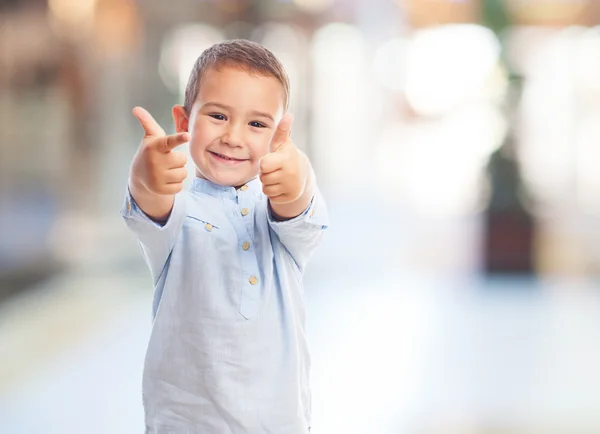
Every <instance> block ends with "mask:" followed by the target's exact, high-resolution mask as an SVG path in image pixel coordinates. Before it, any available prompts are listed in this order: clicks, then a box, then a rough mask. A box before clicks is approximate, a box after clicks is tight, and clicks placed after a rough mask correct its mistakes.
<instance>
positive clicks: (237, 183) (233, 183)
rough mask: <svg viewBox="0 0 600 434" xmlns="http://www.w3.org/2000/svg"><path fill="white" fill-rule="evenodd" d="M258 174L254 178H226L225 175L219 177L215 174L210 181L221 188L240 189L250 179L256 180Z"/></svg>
mask: <svg viewBox="0 0 600 434" xmlns="http://www.w3.org/2000/svg"><path fill="white" fill-rule="evenodd" d="M257 176H258V173H257V174H255V175H254V176H248V175H246V176H227V175H224V176H223V175H219V174H215V175H214V176H213V177H211V178H212V179H210V180H211V181H212V182H214V183H215V184H218V185H220V186H223V187H241V186H242V185H244V184H247V183H248V182H249V181H251V180H252V179H254V178H256V177H257Z"/></svg>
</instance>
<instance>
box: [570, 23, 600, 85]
mask: <svg viewBox="0 0 600 434" xmlns="http://www.w3.org/2000/svg"><path fill="white" fill-rule="evenodd" d="M575 50H576V56H577V62H576V65H577V70H576V71H575V74H576V76H577V78H578V83H580V85H581V86H582V87H583V88H584V90H591V91H594V92H600V79H599V78H600V27H596V28H594V29H587V30H585V31H584V32H582V34H581V35H580V37H579V38H578V41H577V44H576V47H575Z"/></svg>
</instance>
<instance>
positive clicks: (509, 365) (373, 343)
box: [0, 204, 600, 434]
mask: <svg viewBox="0 0 600 434" xmlns="http://www.w3.org/2000/svg"><path fill="white" fill-rule="evenodd" d="M361 209H362V210H364V209H368V207H360V208H359V207H357V209H354V210H352V209H346V208H344V209H342V208H337V207H336V206H335V204H334V205H333V206H332V220H334V224H333V225H332V226H331V228H330V233H329V234H328V236H327V238H326V239H325V243H324V245H323V247H322V249H321V250H320V251H319V252H318V253H317V254H316V256H315V257H314V258H313V262H312V264H311V267H310V268H309V270H308V274H307V276H306V279H305V284H306V288H307V298H308V308H309V309H308V312H309V316H308V333H309V339H310V343H311V349H312V355H313V377H312V384H313V407H314V408H313V410H314V421H313V422H314V429H313V432H314V433H316V434H338V433H345V434H353V433H357V434H358V433H360V434H363V433H364V434H388V433H390V434H391V433H406V434H413V433H414V434H420V433H423V434H433V433H440V434H454V433H461V434H462V433H464V434H466V433H469V434H473V433H482V434H483V433H486V434H487V433H544V434H547V433H588V432H589V433H593V432H596V433H597V432H600V411H599V409H600V369H599V366H600V293H599V291H598V285H596V284H595V283H593V282H573V281H566V280H565V281H554V282H549V281H547V282H536V281H533V280H527V279H517V278H507V279H503V280H495V281H483V280H481V279H478V278H477V277H476V273H475V272H474V270H475V266H474V265H473V264H472V259H470V257H469V255H463V259H460V258H459V259H456V256H457V255H458V256H460V246H459V245H458V241H457V239H458V240H459V239H460V237H456V234H457V233H458V234H460V233H461V230H463V231H466V232H463V234H464V233H467V232H469V231H472V229H471V226H472V222H470V223H468V224H467V226H468V227H467V229H465V228H464V227H463V226H461V225H462V223H456V222H455V224H454V226H452V223H447V224H446V226H440V227H439V228H438V229H439V230H437V231H434V232H435V233H436V237H437V239H438V241H437V243H438V244H437V250H436V251H440V252H452V254H447V255H445V254H443V253H442V254H440V255H439V256H440V257H442V258H443V257H445V256H447V257H448V258H449V259H448V261H450V262H448V263H449V264H450V265H447V264H446V265H444V263H443V261H442V262H440V258H439V257H438V258H436V257H435V255H432V256H431V257H430V258H429V260H430V262H431V263H433V264H434V265H431V267H430V269H427V268H426V267H424V266H423V264H424V263H425V262H427V261H424V262H421V263H420V264H421V266H420V267H417V266H414V267H413V266H412V265H415V264H416V262H415V259H414V257H411V252H418V251H419V249H421V253H422V252H423V250H422V244H423V242H425V243H426V242H427V237H426V236H423V237H420V236H419V235H418V234H419V233H423V234H425V233H428V232H431V231H432V230H431V227H430V226H428V227H424V228H421V229H420V230H419V228H418V225H417V226H416V225H415V221H405V222H402V223H401V224H400V221H399V218H400V217H398V218H396V217H394V216H393V214H386V215H390V216H391V217H390V218H389V221H386V220H385V219H383V217H381V216H379V218H378V219H377V220H373V219H374V218H375V217H374V216H373V214H372V213H369V212H368V211H364V212H362V211H361ZM105 223H106V222H105ZM104 227H108V228H109V231H108V232H110V233H112V235H111V237H109V238H107V239H105V241H104V242H105V244H104V247H102V248H101V249H99V250H98V252H97V254H96V255H94V257H93V258H88V259H87V260H85V261H82V262H81V263H80V264H79V265H78V266H76V267H74V268H73V269H72V270H71V271H70V272H68V273H66V274H64V275H61V276H57V277H56V278H54V279H52V280H50V281H48V282H45V283H44V284H42V285H40V286H39V287H38V288H34V289H32V290H30V291H28V292H27V293H26V294H24V295H23V296H22V297H20V298H18V299H14V300H12V301H11V302H10V303H9V304H6V305H4V306H0V342H2V346H1V347H0V360H2V370H1V374H0V375H1V376H0V433H2V434H24V433H27V434H29V433H35V434H38V433H39V434H54V433H61V434H70V433H77V434H81V433H86V434H96V433H98V434H100V433H102V434H105V433H111V434H120V433H123V434H125V433H127V434H131V433H141V432H143V422H142V408H141V395H140V383H141V369H142V363H143V357H144V351H145V345H146V341H147V338H148V334H149V330H150V311H151V289H150V278H149V275H148V272H147V270H146V268H145V266H144V264H143V263H142V260H141V257H140V256H139V254H138V250H137V246H136V245H135V243H134V241H133V239H132V238H131V237H130V236H129V234H127V233H126V232H125V231H124V228H123V225H122V224H121V222H120V220H118V218H115V219H114V220H110V221H109V224H108V226H107V225H106V224H104ZM403 227H404V228H406V229H404V230H402V229H400V228H403ZM444 233H447V235H448V236H447V237H444ZM452 234H455V235H452ZM444 240H445V241H444ZM419 245H421V247H419ZM453 258H454V260H455V261H458V262H452V259H453ZM461 263H462V264H463V269H462V270H461V269H459V270H458V271H456V270H455V269H456V268H460V267H459V266H458V265H456V264H461ZM411 264H412V265H411ZM435 264H437V265H435ZM440 264H441V265H440ZM452 264H454V265H452ZM465 264H466V265H465ZM409 269H410V271H409ZM436 270H438V272H436ZM453 270H454V271H453Z"/></svg>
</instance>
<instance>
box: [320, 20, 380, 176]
mask: <svg viewBox="0 0 600 434" xmlns="http://www.w3.org/2000/svg"><path fill="white" fill-rule="evenodd" d="M310 49H311V57H312V68H313V69H312V80H313V86H312V89H311V99H312V101H311V103H312V115H311V118H312V123H313V131H314V140H313V141H312V143H313V149H314V150H315V153H316V155H317V157H318V158H319V160H320V161H322V162H323V165H326V166H327V170H325V172H326V175H325V176H327V177H328V178H329V181H331V182H340V183H344V182H346V180H348V179H352V180H353V181H355V180H356V179H358V177H359V176H360V175H361V173H357V170H356V168H357V167H360V166H361V165H362V164H363V163H364V152H365V143H369V140H372V125H373V122H374V121H375V120H374V119H373V112H374V110H373V107H379V106H380V105H381V102H374V101H373V99H374V97H375V96H374V92H372V91H371V89H370V88H369V85H370V82H369V81H368V77H369V74H368V69H367V68H368V59H367V52H368V49H367V44H366V42H365V38H364V37H363V34H362V32H361V31H360V30H359V29H358V28H357V27H355V26H353V25H350V24H343V23H330V24H327V25H325V26H323V27H322V28H320V29H319V30H317V31H316V32H315V34H314V36H313V40H312V42H311V48H310Z"/></svg>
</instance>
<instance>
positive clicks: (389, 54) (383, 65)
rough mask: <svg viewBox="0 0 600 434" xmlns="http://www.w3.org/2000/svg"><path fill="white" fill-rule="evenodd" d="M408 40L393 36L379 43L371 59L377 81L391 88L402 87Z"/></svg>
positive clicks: (399, 89) (401, 88)
mask: <svg viewBox="0 0 600 434" xmlns="http://www.w3.org/2000/svg"><path fill="white" fill-rule="evenodd" d="M407 51H408V42H407V41H406V40H405V39H403V38H394V39H391V40H389V41H387V42H385V43H384V44H383V45H381V46H380V47H379V48H378V49H377V51H376V53H375V59H374V60H373V71H374V73H375V76H376V77H377V79H378V80H379V82H380V83H381V84H382V85H383V86H385V87H387V88H388V89H391V90H396V91H401V90H403V89H404V83H405V80H406V78H405V76H406V55H407Z"/></svg>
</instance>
